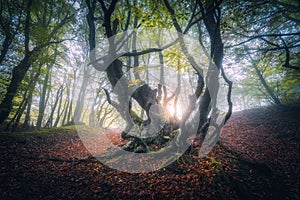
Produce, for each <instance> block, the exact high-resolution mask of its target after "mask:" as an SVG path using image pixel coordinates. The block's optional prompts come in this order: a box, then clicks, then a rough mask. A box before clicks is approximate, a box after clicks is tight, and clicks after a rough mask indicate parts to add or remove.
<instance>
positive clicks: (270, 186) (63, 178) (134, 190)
mask: <svg viewBox="0 0 300 200" xmlns="http://www.w3.org/2000/svg"><path fill="white" fill-rule="evenodd" d="M299 113H300V112H299V109H298V110H297V109H294V108H293V109H291V110H276V109H261V110H250V111H243V112H239V113H235V114H234V115H233V117H232V118H231V119H230V121H229V122H228V124H227V125H226V126H225V127H224V129H223V133H222V136H221V142H222V144H224V145H225V146H226V148H228V149H226V148H224V147H222V146H220V145H216V146H215V148H214V149H213V151H211V152H210V153H209V155H208V156H207V157H206V158H202V159H200V158H198V157H197V155H196V154H197V149H195V150H196V151H195V152H192V153H186V154H185V155H184V156H182V157H181V158H180V159H178V161H176V162H174V163H172V164H171V165H169V166H167V167H165V168H163V169H161V170H159V171H155V172H151V173H139V174H130V173H125V172H121V171H117V170H113V169H110V168H108V167H106V166H104V165H102V164H101V163H100V162H98V161H97V160H96V159H95V158H93V157H91V155H90V153H89V152H88V151H87V149H86V148H85V147H84V146H83V144H82V143H81V140H80V138H79V137H78V135H77V134H76V132H75V131H74V130H71V129H70V130H68V131H65V130H64V131H61V130H60V129H57V130H55V131H54V132H51V134H44V135H43V137H40V136H39V135H35V134H31V135H27V136H24V137H22V138H20V139H16V138H15V137H12V136H11V135H9V134H1V137H0V195H1V196H0V198H1V199H132V198H135V199H161V198H163V199H266V198H269V199H272V198H275V195H277V198H282V199H297V198H298V199H299V191H298V188H299V187H300V183H299V182H300V175H299V174H300V173H299V169H300V160H299V158H300V156H299V152H300V147H299V139H297V138H299V130H300V126H299V120H300V114H299ZM12 135H13V134H12ZM107 136H108V137H109V138H110V139H111V141H112V142H113V143H114V144H120V145H121V144H122V142H124V141H123V140H122V139H121V137H120V134H118V133H117V132H114V131H111V132H108V133H107ZM97 144H98V145H101V140H100V139H99V141H97ZM196 148H198V147H196ZM297 195H298V196H297Z"/></svg>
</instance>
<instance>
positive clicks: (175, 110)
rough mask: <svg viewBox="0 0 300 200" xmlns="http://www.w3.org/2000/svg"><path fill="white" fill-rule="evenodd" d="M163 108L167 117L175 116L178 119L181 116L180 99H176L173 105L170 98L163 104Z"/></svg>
mask: <svg viewBox="0 0 300 200" xmlns="http://www.w3.org/2000/svg"><path fill="white" fill-rule="evenodd" d="M165 108H166V111H167V113H168V115H169V117H177V118H178V119H181V118H182V116H183V108H182V103H181V102H180V101H177V103H176V105H175V101H174V100H171V101H169V102H168V103H167V104H166V105H165Z"/></svg>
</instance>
